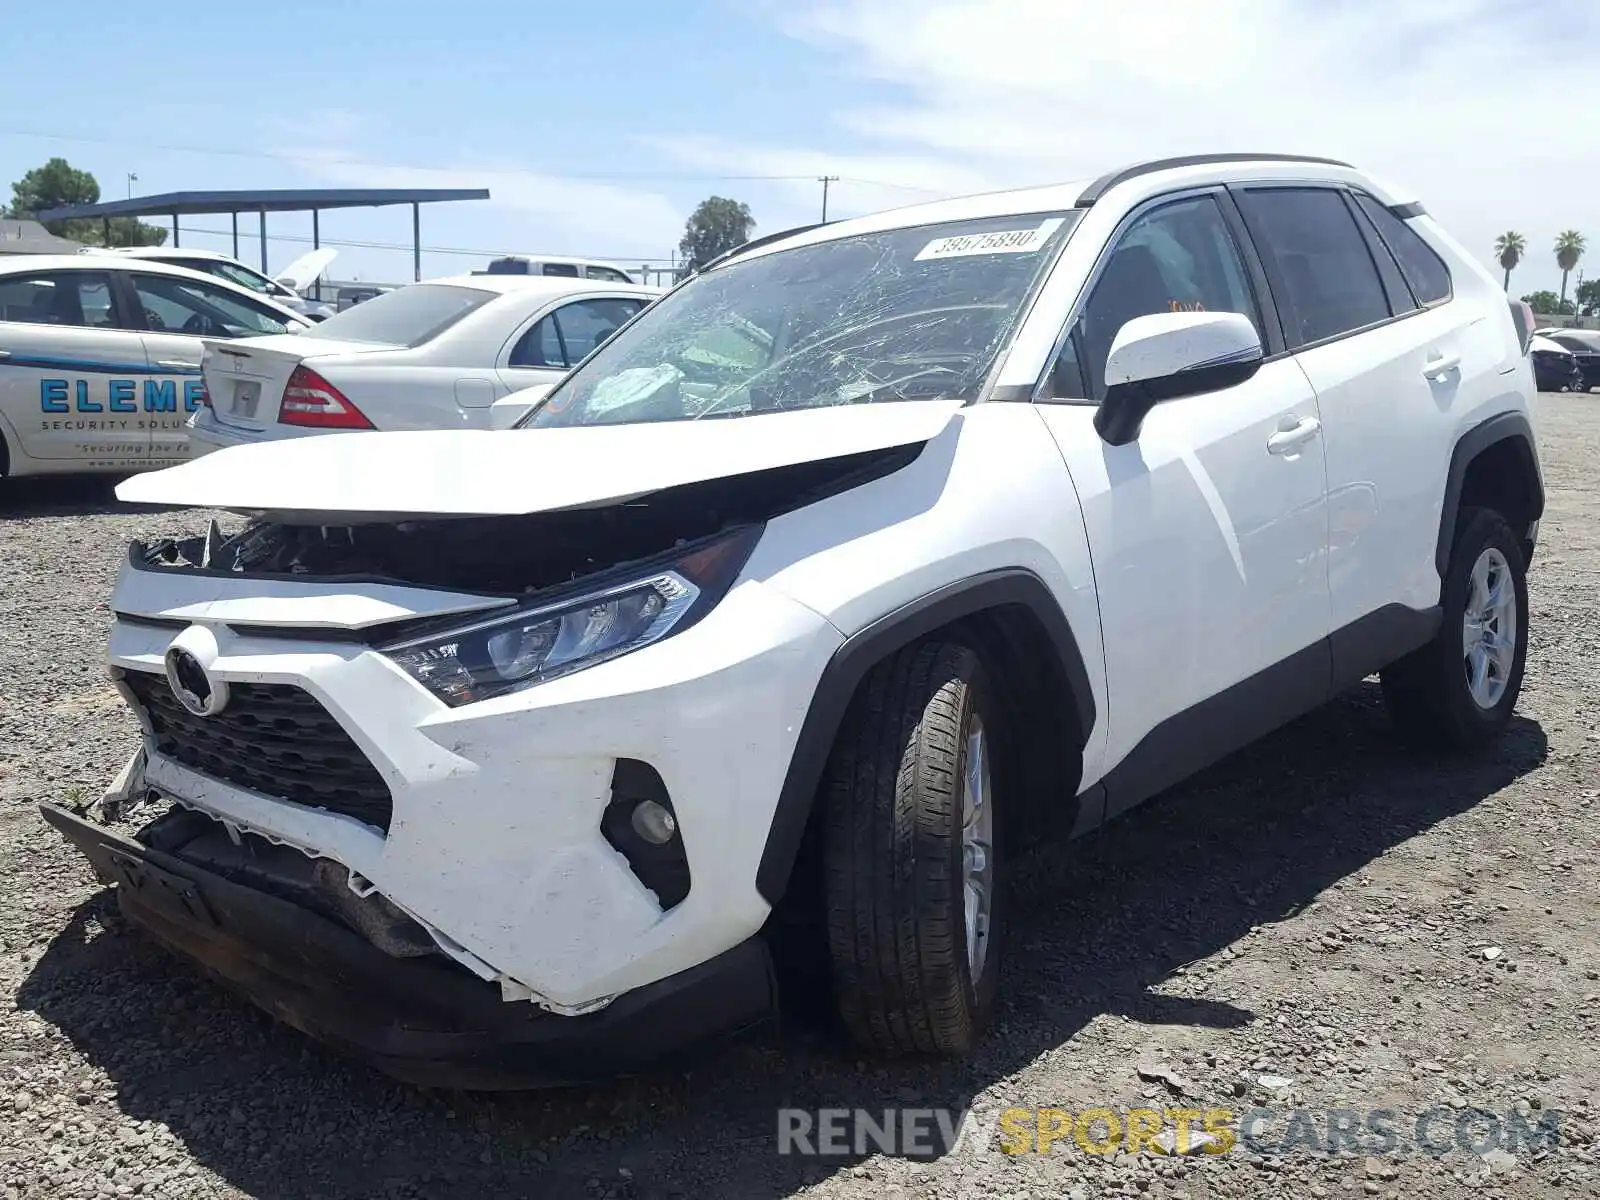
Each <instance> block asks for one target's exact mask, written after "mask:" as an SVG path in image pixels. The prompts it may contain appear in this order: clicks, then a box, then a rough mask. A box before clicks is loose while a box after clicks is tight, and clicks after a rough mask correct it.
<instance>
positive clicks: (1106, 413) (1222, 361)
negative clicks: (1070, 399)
mask: <svg viewBox="0 0 1600 1200" xmlns="http://www.w3.org/2000/svg"><path fill="white" fill-rule="evenodd" d="M1265 357H1266V356H1265V354H1264V353H1263V351H1262V349H1261V338H1260V336H1259V335H1258V334H1257V333H1256V327H1255V326H1254V325H1253V324H1252V323H1251V321H1250V318H1248V317H1246V316H1243V315H1242V314H1240V313H1229V312H1172V313H1152V314H1151V315H1149V316H1144V317H1135V318H1134V319H1133V320H1131V321H1129V322H1128V323H1127V324H1126V325H1124V326H1123V327H1122V328H1121V329H1119V330H1117V336H1116V338H1115V340H1113V341H1112V343H1111V353H1110V354H1109V355H1107V356H1106V375H1105V378H1106V395H1105V399H1104V400H1102V401H1101V402H1100V407H1099V409H1098V410H1096V412H1095V415H1094V427H1095V431H1096V432H1097V433H1098V434H1099V435H1100V437H1101V438H1102V439H1103V440H1104V441H1105V442H1106V443H1107V444H1109V445H1112V446H1125V445H1127V444H1128V443H1129V442H1131V441H1133V440H1134V439H1136V438H1137V437H1138V436H1139V429H1140V427H1141V426H1142V425H1143V424H1144V419H1145V417H1146V416H1148V415H1149V413H1150V410H1151V409H1152V408H1154V407H1155V406H1156V405H1157V404H1160V403H1162V402H1163V401H1165V400H1177V399H1179V398H1180V397H1183V396H1198V395H1201V394H1202V393H1204V392H1217V391H1221V390H1222V389H1223V388H1230V387H1236V386H1237V385H1239V384H1241V383H1243V382H1245V380H1247V379H1249V378H1250V377H1251V376H1252V375H1254V374H1255V373H1256V372H1257V371H1259V370H1260V369H1261V363H1262V361H1263V360H1264V359H1265Z"/></svg>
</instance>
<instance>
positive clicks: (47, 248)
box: [0, 217, 83, 254]
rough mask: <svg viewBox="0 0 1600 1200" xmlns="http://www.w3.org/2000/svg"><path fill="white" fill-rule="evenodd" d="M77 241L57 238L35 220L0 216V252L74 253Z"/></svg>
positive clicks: (79, 246) (77, 248)
mask: <svg viewBox="0 0 1600 1200" xmlns="http://www.w3.org/2000/svg"><path fill="white" fill-rule="evenodd" d="M81 249H83V247H82V246H81V245H79V244H78V243H77V242H74V241H69V240H68V239H66V238H59V237H57V236H56V235H55V234H53V233H51V232H50V231H49V230H48V229H46V228H45V227H44V226H43V225H41V224H39V222H37V221H20V220H14V219H12V218H10V217H4V218H0V254H76V253H77V252H78V251H79V250H81Z"/></svg>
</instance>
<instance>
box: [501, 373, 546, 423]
mask: <svg viewBox="0 0 1600 1200" xmlns="http://www.w3.org/2000/svg"><path fill="white" fill-rule="evenodd" d="M554 386H555V384H553V383H536V384H534V385H533V386H532V387H527V388H523V389H522V390H521V391H519V392H512V393H511V394H510V395H509V396H501V397H500V399H498V400H496V401H495V402H494V403H493V404H491V405H490V406H489V428H490V429H510V428H511V427H512V426H513V425H515V424H516V423H517V422H518V421H520V420H522V418H523V417H525V416H527V415H528V413H530V412H531V411H532V410H533V409H534V408H536V407H537V406H538V404H539V401H541V400H543V399H544V398H545V397H546V396H548V395H549V394H550V389H551V388H553V387H554Z"/></svg>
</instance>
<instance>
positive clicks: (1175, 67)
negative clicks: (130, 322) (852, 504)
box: [0, 0, 1600, 294]
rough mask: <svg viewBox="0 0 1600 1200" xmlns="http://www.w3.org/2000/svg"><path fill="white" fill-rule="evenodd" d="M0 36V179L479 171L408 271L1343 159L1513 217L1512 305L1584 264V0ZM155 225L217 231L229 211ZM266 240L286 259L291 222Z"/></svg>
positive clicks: (1588, 37) (200, 24)
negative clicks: (1199, 168)
mask: <svg viewBox="0 0 1600 1200" xmlns="http://www.w3.org/2000/svg"><path fill="white" fill-rule="evenodd" d="M6 24H7V27H8V28H7V33H6V34H5V37H4V40H3V42H0V195H6V194H8V193H7V190H6V189H5V185H6V184H9V183H10V182H11V181H12V180H14V179H16V178H18V177H20V176H21V175H22V173H23V172H25V171H26V170H28V169H29V168H30V167H33V166H36V165H38V164H40V163H42V162H44V161H45V160H46V159H48V158H49V157H51V156H53V155H60V156H62V157H65V158H67V159H68V160H69V161H70V162H71V163H72V164H73V165H75V166H78V167H83V168H86V169H88V170H90V171H92V172H93V173H94V174H95V175H96V177H97V178H98V179H99V181H100V184H101V188H102V194H103V198H105V199H114V198H121V197H125V196H127V195H128V194H129V192H130V190H131V191H132V193H133V194H135V195H146V194H155V193H161V192H169V191H183V190H210V189H231V188H286V187H413V186H414V187H487V188H488V189H489V190H490V192H491V195H492V199H491V200H489V201H476V202H468V203H460V204H451V205H439V206H434V207H429V208H424V210H423V214H422V237H423V245H424V255H423V273H424V274H425V275H429V276H432V275H442V274H449V273H453V272H457V271H464V270H471V269H474V268H481V267H482V266H483V265H484V264H485V263H486V261H487V260H488V259H489V258H490V257H492V256H494V255H496V254H501V253H523V254H532V255H537V254H539V253H546V254H570V255H582V256H588V257H596V258H605V259H610V260H614V261H618V262H621V263H623V264H624V265H627V266H638V265H640V264H642V263H646V262H664V261H665V260H667V259H668V257H669V256H670V255H671V253H672V250H673V247H674V246H675V245H676V243H677V240H678V238H679V237H680V236H681V234H682V230H683V223H684V220H685V218H686V217H687V215H688V213H689V212H690V211H691V210H692V209H693V207H694V205H695V204H696V203H697V202H698V201H699V200H701V199H703V198H705V197H706V196H708V195H713V194H715V195H723V196H731V197H734V198H735V199H739V200H743V201H745V202H746V203H748V204H749V205H750V208H751V210H752V212H753V214H754V216H755V218H756V222H757V231H758V232H774V231H777V230H780V229H783V228H786V227H789V226H792V225H798V224H802V223H807V222H811V221H815V220H816V219H817V218H818V216H819V215H820V207H821V200H822V190H823V188H822V184H821V183H820V182H818V177H819V176H823V175H830V176H837V177H838V180H837V182H834V183H831V184H830V185H829V214H828V215H829V216H830V217H839V216H851V215H856V214H859V213H864V212H871V211H875V210H879V209H883V208H891V207H896V206H898V205H903V204H910V203H917V202H919V201H923V200H930V199H934V198H937V197H939V196H947V195H959V194H962V193H967V192H974V191H988V190H993V189H996V188H1005V187H1012V186H1020V185H1026V184H1037V183H1046V182H1059V181H1067V180H1076V179H1087V178H1092V177H1094V176H1096V175H1099V174H1101V173H1103V172H1105V171H1107V170H1110V169H1113V168H1116V167H1118V166H1121V165H1125V164H1127V163H1129V162H1134V161H1138V160H1141V159H1148V158H1157V157H1162V156H1167V155H1175V154H1192V153H1200V152H1206V151H1240V150H1244V151H1263V150H1264V151H1274V152H1285V153H1299V154H1314V155H1322V156H1328V157H1333V158H1340V159H1345V160H1347V161H1350V162H1352V163H1354V164H1356V165H1357V166H1359V167H1361V168H1362V169H1364V170H1367V171H1369V172H1371V173H1372V174H1373V175H1375V176H1377V177H1379V178H1381V179H1383V180H1384V181H1386V182H1388V183H1391V184H1393V185H1396V186H1398V187H1399V188H1400V189H1402V190H1406V191H1410V192H1413V193H1415V194H1416V195H1417V196H1418V197H1419V198H1421V199H1422V200H1423V201H1424V203H1425V204H1426V205H1427V207H1428V209H1429V211H1430V212H1431V213H1433V215H1434V216H1435V217H1436V218H1438V219H1439V220H1440V221H1441V222H1442V223H1443V224H1444V225H1445V226H1446V227H1447V228H1448V229H1449V230H1450V232H1451V233H1452V234H1454V235H1455V237H1456V238H1457V239H1458V240H1460V241H1461V242H1462V243H1464V244H1465V245H1466V246H1467V247H1468V248H1469V249H1471V250H1473V251H1475V252H1478V253H1480V254H1481V255H1482V257H1483V259H1484V261H1485V262H1486V263H1492V261H1493V252H1492V246H1493V242H1494V239H1495V237H1496V235H1498V234H1500V233H1502V232H1504V231H1506V230H1508V229H1514V230H1517V231H1518V232H1520V233H1522V234H1523V236H1524V237H1525V238H1526V239H1527V242H1528V246H1529V257H1528V259H1527V261H1526V262H1525V263H1524V264H1523V265H1522V266H1521V267H1519V268H1518V270H1517V272H1516V274H1515V275H1514V277H1513V281H1512V282H1513V291H1515V292H1516V293H1518V294H1522V293H1524V292H1528V291H1532V290H1534V289H1536V288H1551V289H1556V288H1558V287H1559V284H1560V272H1559V270H1558V269H1557V268H1556V266H1555V259H1554V252H1553V250H1552V248H1551V247H1552V244H1553V242H1554V240H1555V237H1556V235H1557V233H1558V232H1560V231H1561V230H1565V229H1578V230H1580V231H1582V232H1584V233H1586V234H1587V236H1588V238H1589V241H1590V243H1591V245H1592V246H1593V247H1594V248H1593V249H1592V250H1591V251H1590V254H1589V259H1590V261H1589V262H1588V263H1587V264H1585V267H1586V272H1587V273H1588V274H1590V275H1593V274H1600V119H1596V118H1595V117H1594V116H1593V114H1592V104H1593V98H1592V88H1590V87H1588V86H1586V85H1587V82H1588V81H1587V78H1586V76H1585V68H1584V62H1583V58H1582V55H1583V53H1585V52H1586V49H1587V48H1589V47H1592V46H1594V45H1595V44H1597V42H1600V37H1597V35H1600V4H1597V3H1594V2H1593V0H1579V2H1577V3H1572V2H1561V3H1558V2H1556V0H1383V2H1378V0H1138V2H1137V3H1132V2H1123V3H1119V2H1117V0H1088V2H1084V0H787V2H782V3H780V2H778V0H607V2H606V3H604V4H575V3H571V2H570V0H568V2H563V3H556V2H555V0H522V2H520V3H512V2H511V0H451V2H450V3H448V4H439V3H434V4H423V3H420V2H419V0H337V3H328V2H327V0H320V2H318V3H311V2H309V0H272V2H271V3H253V4H248V3H247V4H243V5H226V4H224V5H218V4H210V3H207V4H201V3H198V2H197V0H179V2H177V3H167V4H161V5H145V4H141V5H131V4H127V3H125V2H122V3H108V2H106V0H79V2H78V3H76V4H74V5H73V6H72V16H71V19H70V20H62V21H55V20H52V19H51V17H50V14H49V10H48V8H41V7H37V6H30V7H29V8H27V9H26V10H19V12H18V13H15V14H10V15H8V17H7V20H6ZM130 175H137V180H136V181H130V180H129V176H130ZM181 224H182V232H181V236H182V241H183V244H185V245H195V246H204V247H207V248H210V249H217V250H227V249H228V248H229V247H230V245H231V239H230V237H229V236H228V234H227V229H228V218H227V217H226V216H214V217H188V218H184V219H183V221H182V223H181ZM410 226H411V218H410V211H409V209H392V210H382V209H378V210H374V209H357V210H349V211H344V212H330V213H326V214H324V215H323V217H322V221H321V230H322V236H323V239H324V241H325V242H327V243H331V244H335V245H337V244H338V243H341V242H350V243H368V244H367V245H347V246H341V247H340V251H339V257H338V259H337V260H336V261H335V263H334V264H333V266H332V268H331V269H330V274H331V275H333V276H335V277H337V278H341V279H351V278H355V279H363V280H370V281H376V282H402V281H405V280H408V279H409V278H410V277H411V269H412V268H411V252H410V238H411V227H410ZM255 227H256V222H255V219H254V218H253V217H247V218H242V219H241V233H242V234H244V235H245V236H243V237H242V238H241V246H240V257H241V258H243V259H244V260H245V261H247V262H250V263H255V262H257V261H258V255H259V246H258V243H257V241H256V238H255V236H254V231H255ZM206 231H215V232H206ZM268 233H269V237H268V244H267V253H268V260H269V263H270V265H271V266H272V267H273V268H279V267H282V266H285V265H287V264H288V262H289V261H290V260H292V259H293V258H295V257H297V256H298V255H300V254H302V253H304V252H305V251H306V250H308V249H309V248H310V245H309V243H310V233H311V218H310V216H309V214H286V215H275V216H269V217H268ZM1496 269H1498V268H1496ZM1575 284H1576V280H1574V286H1575Z"/></svg>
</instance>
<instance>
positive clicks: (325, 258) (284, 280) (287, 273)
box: [275, 246, 339, 292]
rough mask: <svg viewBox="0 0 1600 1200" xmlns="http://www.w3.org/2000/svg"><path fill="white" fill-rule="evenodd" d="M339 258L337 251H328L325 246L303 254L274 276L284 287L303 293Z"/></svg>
mask: <svg viewBox="0 0 1600 1200" xmlns="http://www.w3.org/2000/svg"><path fill="white" fill-rule="evenodd" d="M338 257H339V252H338V251H337V250H330V249H328V248H327V247H326V246H324V247H322V248H321V249H320V250H313V251H312V252H311V253H310V254H303V255H301V256H300V257H299V258H297V259H295V260H294V261H293V262H292V263H290V264H289V265H288V266H287V267H285V268H284V269H283V270H281V271H279V272H278V274H277V275H276V276H275V278H276V279H277V281H278V282H279V283H281V284H283V286H284V287H287V288H293V289H294V290H295V291H297V292H303V291H305V290H306V288H308V287H310V286H311V285H312V284H313V283H315V282H316V281H317V276H319V275H321V274H322V273H323V271H325V270H327V269H328V264H329V263H331V262H332V261H333V260H334V259H336V258H338Z"/></svg>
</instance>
